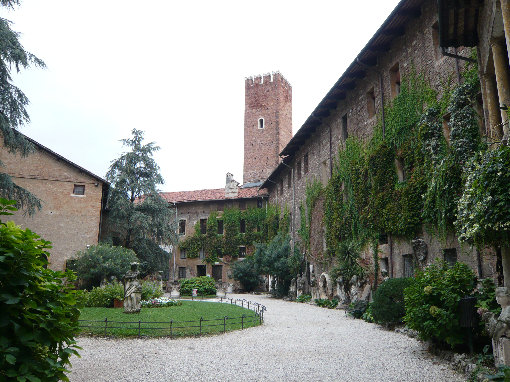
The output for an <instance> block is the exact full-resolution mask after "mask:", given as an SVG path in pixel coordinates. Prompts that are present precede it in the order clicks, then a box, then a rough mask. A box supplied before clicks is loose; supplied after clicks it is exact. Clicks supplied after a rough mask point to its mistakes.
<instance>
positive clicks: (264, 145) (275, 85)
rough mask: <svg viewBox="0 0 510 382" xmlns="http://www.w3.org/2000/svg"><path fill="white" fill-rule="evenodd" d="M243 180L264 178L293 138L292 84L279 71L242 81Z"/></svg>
mask: <svg viewBox="0 0 510 382" xmlns="http://www.w3.org/2000/svg"><path fill="white" fill-rule="evenodd" d="M244 105H245V106H244V168H243V183H252V182H258V181H263V180H266V179H267V177H268V176H269V175H270V174H271V172H272V171H273V170H274V169H275V168H276V166H278V163H279V156H278V154H279V153H280V152H281V151H282V150H283V148H284V147H285V146H286V145H287V143H288V142H289V140H290V139H291V138H292V87H291V86H290V84H289V83H288V82H287V80H286V79H285V78H284V77H283V76H282V75H281V74H280V73H279V72H276V73H271V74H264V75H261V76H256V77H250V78H247V79H246V82H245V103H244Z"/></svg>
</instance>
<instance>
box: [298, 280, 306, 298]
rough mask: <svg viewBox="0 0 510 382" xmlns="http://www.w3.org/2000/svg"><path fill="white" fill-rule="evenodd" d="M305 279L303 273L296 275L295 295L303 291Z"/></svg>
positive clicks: (299, 294)
mask: <svg viewBox="0 0 510 382" xmlns="http://www.w3.org/2000/svg"><path fill="white" fill-rule="evenodd" d="M305 281H306V280H305V276H304V275H298V278H297V280H296V288H297V297H299V296H301V295H302V294H304V293H305Z"/></svg>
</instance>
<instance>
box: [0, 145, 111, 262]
mask: <svg viewBox="0 0 510 382" xmlns="http://www.w3.org/2000/svg"><path fill="white" fill-rule="evenodd" d="M26 139H28V140H29V141H30V142H32V144H33V145H34V147H35V152H33V153H32V154H30V155H28V156H27V157H20V156H19V155H14V154H11V153H9V152H8V150H7V149H5V147H2V149H0V161H1V162H2V163H3V164H4V168H3V170H4V171H5V172H6V173H7V174H8V175H10V176H11V177H12V179H13V181H14V182H15V183H16V184H18V185H19V186H21V187H23V188H25V189H27V190H28V191H30V192H31V193H33V194H34V195H35V196H36V197H37V198H39V199H40V200H41V204H42V209H41V210H40V211H37V212H36V213H35V214H34V215H33V216H28V215H24V214H23V211H17V212H16V213H15V214H14V215H13V216H10V217H9V219H10V220H13V221H14V222H15V223H16V224H18V225H20V226H21V227H23V228H29V229H30V230H31V231H33V232H36V233H37V234H38V235H39V236H41V237H42V238H43V239H45V240H48V241H51V243H52V246H53V248H51V249H50V250H49V252H50V258H49V261H50V267H51V268H52V269H54V270H63V269H65V267H66V261H67V260H68V259H70V258H71V257H73V255H75V254H76V252H77V251H82V250H85V249H86V248H87V246H89V245H95V244H97V243H98V239H99V235H100V234H101V223H102V221H101V220H102V212H103V207H104V203H105V202H106V195H107V192H108V187H109V183H108V182H106V181H105V180H104V179H102V178H100V177H99V176H97V175H95V174H93V173H91V172H90V171H88V170H86V169H84V168H82V167H80V166H78V165H77V164H75V163H73V162H71V161H70V160H68V159H66V158H64V157H62V156H61V155H59V154H57V153H55V152H53V151H51V150H50V149H48V148H46V147H44V146H43V145H41V144H39V143H38V142H36V141H34V140H32V139H30V138H28V137H27V138H26Z"/></svg>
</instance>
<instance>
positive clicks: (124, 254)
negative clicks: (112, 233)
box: [70, 244, 138, 289]
mask: <svg viewBox="0 0 510 382" xmlns="http://www.w3.org/2000/svg"><path fill="white" fill-rule="evenodd" d="M137 260H138V259H137V257H136V254H135V252H134V251H132V250H131V249H127V248H123V247H113V246H111V245H109V244H99V245H93V246H91V247H90V248H88V249H87V250H86V251H83V252H78V253H77V256H76V259H75V260H74V261H72V262H71V264H70V269H71V270H72V271H75V272H76V274H77V275H78V278H79V279H80V280H81V281H82V282H83V286H84V287H85V288H87V289H90V288H92V287H97V286H99V285H100V284H101V281H102V280H103V279H105V278H106V279H107V280H110V278H112V277H113V276H115V277H116V278H117V279H118V280H121V279H122V277H123V276H124V275H125V274H126V272H127V271H129V269H130V268H131V263H132V262H135V261H137Z"/></svg>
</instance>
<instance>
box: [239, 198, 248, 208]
mask: <svg viewBox="0 0 510 382" xmlns="http://www.w3.org/2000/svg"><path fill="white" fill-rule="evenodd" d="M239 209H240V210H245V209H246V200H240V201H239Z"/></svg>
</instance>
